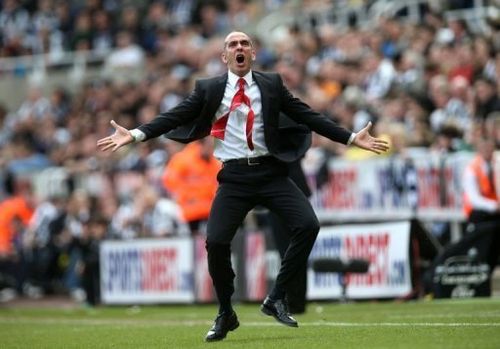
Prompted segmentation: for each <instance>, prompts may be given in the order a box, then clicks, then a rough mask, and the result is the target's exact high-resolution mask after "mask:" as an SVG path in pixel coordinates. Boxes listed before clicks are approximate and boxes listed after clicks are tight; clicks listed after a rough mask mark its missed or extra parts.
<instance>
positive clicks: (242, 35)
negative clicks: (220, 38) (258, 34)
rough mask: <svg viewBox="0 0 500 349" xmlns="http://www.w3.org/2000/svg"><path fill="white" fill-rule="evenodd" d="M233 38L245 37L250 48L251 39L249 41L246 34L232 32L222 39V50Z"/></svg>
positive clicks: (251, 44)
mask: <svg viewBox="0 0 500 349" xmlns="http://www.w3.org/2000/svg"><path fill="white" fill-rule="evenodd" d="M233 37H246V39H247V40H248V42H249V43H250V46H253V43H252V39H250V36H248V34H246V33H244V32H239V31H234V32H230V33H229V34H227V36H226V38H225V39H224V49H225V48H226V47H227V45H228V43H229V42H230V41H231V40H232V38H233Z"/></svg>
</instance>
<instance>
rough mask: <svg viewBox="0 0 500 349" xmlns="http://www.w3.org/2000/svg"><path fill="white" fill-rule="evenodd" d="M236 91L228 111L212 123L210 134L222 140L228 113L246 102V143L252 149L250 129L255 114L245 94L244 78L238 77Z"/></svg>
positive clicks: (251, 128)
mask: <svg viewBox="0 0 500 349" xmlns="http://www.w3.org/2000/svg"><path fill="white" fill-rule="evenodd" d="M238 86H239V88H238V91H236V93H235V95H234V97H233V100H232V101H231V107H230V108H229V111H228V112H227V113H226V114H224V115H223V116H222V117H220V118H219V119H218V120H217V121H216V122H215V123H214V124H213V125H212V130H211V131H210V135H212V136H214V137H215V138H218V139H220V140H224V135H225V133H226V125H227V121H228V120H229V114H231V112H233V111H234V110H236V108H238V107H239V106H240V105H241V104H246V105H247V106H248V108H249V111H248V114H247V124H246V136H247V144H248V148H250V150H253V142H252V130H253V121H254V119H255V114H254V112H253V109H252V106H251V105H250V98H248V96H247V95H246V94H245V79H243V78H239V79H238Z"/></svg>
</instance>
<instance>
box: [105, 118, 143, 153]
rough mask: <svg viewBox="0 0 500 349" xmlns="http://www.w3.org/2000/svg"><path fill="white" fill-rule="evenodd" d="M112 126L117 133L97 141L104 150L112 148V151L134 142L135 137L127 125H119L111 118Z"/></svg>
mask: <svg viewBox="0 0 500 349" xmlns="http://www.w3.org/2000/svg"><path fill="white" fill-rule="evenodd" d="M111 126H113V127H114V128H115V133H113V134H112V135H111V136H108V137H104V138H101V139H99V140H98V141H97V146H98V147H99V148H100V149H101V150H102V151H106V150H108V149H111V151H116V150H117V149H119V148H121V147H123V146H124V145H127V144H129V143H132V142H133V141H134V137H132V135H131V134H130V131H129V130H127V129H126V128H125V127H122V126H120V125H118V124H117V123H116V122H115V121H114V120H111Z"/></svg>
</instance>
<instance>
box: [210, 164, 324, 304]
mask: <svg viewBox="0 0 500 349" xmlns="http://www.w3.org/2000/svg"><path fill="white" fill-rule="evenodd" d="M217 179H218V181H219V188H218V189H217V194H216V196H215V199H214V201H213V203H212V210H211V212H210V217H209V219H208V225H207V242H206V248H207V252H208V269H209V272H210V276H211V277H212V280H213V284H214V287H215V291H216V294H217V297H218V299H219V302H220V303H221V304H228V303H230V299H231V296H232V294H233V293H234V283H233V280H234V276H235V274H234V271H233V269H232V266H231V248H230V244H231V240H232V239H233V237H234V235H235V233H236V230H237V229H238V227H239V226H240V224H241V223H242V221H243V220H244V219H245V216H246V215H247V213H248V212H249V211H250V210H251V209H252V208H253V207H255V206H256V205H262V206H265V207H267V208H268V209H269V210H271V211H272V212H274V213H275V214H276V215H278V216H279V217H280V218H281V219H282V221H284V222H286V225H287V227H288V231H289V233H290V244H289V245H288V249H287V250H286V253H285V255H284V258H283V259H282V261H281V268H280V271H279V273H278V276H277V278H276V284H275V287H278V288H280V289H282V290H284V291H285V292H286V291H287V290H288V289H290V286H291V284H292V281H293V279H294V278H295V277H296V276H297V275H298V273H300V270H301V269H302V268H304V265H305V264H307V259H308V257H309V253H310V252H311V249H312V247H313V245H314V241H315V240H316V236H317V235H318V232H319V222H318V219H317V218H316V214H315V213H314V210H313V208H312V207H311V204H310V203H309V200H308V199H307V197H306V196H305V195H304V193H303V192H302V191H301V190H300V189H299V188H298V187H297V186H296V184H295V183H293V182H292V181H291V180H290V178H289V177H288V168H287V165H286V164H285V163H283V162H280V161H278V160H273V161H266V162H264V163H262V164H259V165H252V166H249V165H247V164H239V163H234V164H225V165H224V167H223V168H222V169H221V171H220V172H219V174H218V175H217Z"/></svg>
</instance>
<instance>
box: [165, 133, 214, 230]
mask: <svg viewBox="0 0 500 349" xmlns="http://www.w3.org/2000/svg"><path fill="white" fill-rule="evenodd" d="M212 152H213V141H212V140H211V139H201V140H199V141H196V142H193V143H190V144H188V145H186V146H185V148H184V149H183V150H181V151H180V152H178V153H176V154H175V155H174V156H173V157H172V158H171V159H170V161H169V162H168V163H167V165H166V166H165V170H164V173H163V176H162V181H163V186H164V187H165V189H166V190H167V191H168V192H169V193H170V195H171V197H172V198H173V199H174V200H175V201H176V202H177V203H178V204H179V205H180V207H181V209H182V215H183V217H184V220H185V221H186V222H188V224H189V227H190V229H191V233H192V234H198V233H201V232H204V231H205V229H204V226H205V225H206V221H207V220H208V215H209V213H210V208H211V207H212V201H213V199H214V197H215V192H216V190H217V173H218V172H219V170H220V168H221V166H220V162H219V161H218V160H217V159H216V158H215V157H214V156H213V154H212Z"/></svg>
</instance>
